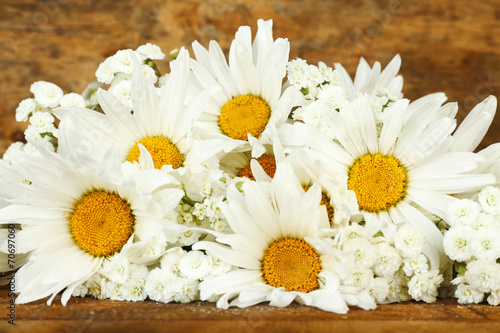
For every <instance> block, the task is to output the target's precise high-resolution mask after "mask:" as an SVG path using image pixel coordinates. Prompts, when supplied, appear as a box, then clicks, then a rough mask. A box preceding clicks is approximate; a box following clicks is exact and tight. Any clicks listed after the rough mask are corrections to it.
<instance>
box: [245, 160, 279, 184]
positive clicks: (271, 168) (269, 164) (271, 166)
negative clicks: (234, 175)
mask: <svg viewBox="0 0 500 333" xmlns="http://www.w3.org/2000/svg"><path fill="white" fill-rule="evenodd" d="M257 162H259V164H260V166H261V167H262V168H263V169H264V171H265V172H266V173H267V175H268V176H269V177H271V178H274V173H275V172H276V160H275V159H274V156H271V155H263V156H261V157H259V158H258V159H257ZM238 177H247V178H250V179H251V180H255V177H254V176H253V173H252V169H251V168H250V163H248V165H247V166H246V167H244V168H243V169H242V170H241V171H240V172H239V173H238Z"/></svg>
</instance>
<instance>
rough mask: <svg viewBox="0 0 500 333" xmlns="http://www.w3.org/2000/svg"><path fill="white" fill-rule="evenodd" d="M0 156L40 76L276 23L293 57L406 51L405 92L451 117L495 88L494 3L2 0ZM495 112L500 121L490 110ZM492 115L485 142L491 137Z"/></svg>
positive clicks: (74, 73) (381, 55) (83, 80)
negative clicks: (441, 96) (435, 103)
mask: <svg viewBox="0 0 500 333" xmlns="http://www.w3.org/2000/svg"><path fill="white" fill-rule="evenodd" d="M0 4H1V8H2V10H1V11H0V71H1V79H0V154H1V153H3V151H5V149H6V148H7V146H8V144H10V143H11V142H13V141H17V140H20V139H22V131H23V130H24V128H25V127H26V125H27V124H26V123H16V122H15V119H14V113H15V109H16V107H17V105H18V103H19V102H20V101H21V100H22V99H24V98H27V97H31V94H30V92H29V87H30V85H31V83H33V82H35V81H37V80H45V81H51V82H54V83H56V84H57V85H59V86H60V87H61V88H62V89H63V90H64V91H65V93H67V92H73V91H74V92H80V93H81V92H82V91H83V89H84V88H85V86H86V84H87V83H88V82H90V81H93V80H95V76H94V73H95V70H96V68H97V66H98V65H99V63H100V62H102V61H103V60H104V59H105V58H106V57H107V56H109V55H112V54H114V53H115V52H116V51H117V50H119V49H123V48H134V49H135V48H136V47H137V46H139V45H141V44H143V43H146V42H148V41H149V42H152V43H156V44H157V45H159V46H161V48H162V49H163V50H164V51H165V52H167V51H169V50H171V49H174V48H179V47H181V46H186V47H188V48H190V45H191V42H192V41H194V40H198V41H199V42H200V43H202V44H203V45H205V46H207V45H208V42H209V41H210V40H211V39H216V40H218V41H219V43H220V44H221V45H222V47H223V49H224V50H227V48H228V46H229V43H230V41H231V40H232V38H233V36H234V33H235V31H236V29H237V28H238V26H240V25H250V26H251V27H252V28H254V29H255V27H256V21H257V19H258V18H266V19H269V18H272V19H273V20H274V27H275V29H274V35H275V37H286V38H288V39H289V40H290V42H291V58H295V57H301V58H305V59H307V60H309V61H310V62H312V63H316V62H317V61H320V60H321V61H324V62H326V63H327V64H332V63H333V62H341V63H343V64H344V66H345V67H346V68H347V70H348V71H349V72H350V73H354V71H355V69H356V66H357V63H358V61H359V57H361V56H363V57H365V58H366V59H367V60H368V61H369V63H371V64H372V63H373V62H374V61H377V60H378V61H380V62H381V63H382V64H383V65H385V64H387V63H388V62H389V60H390V59H391V58H392V57H393V56H394V55H395V54H397V53H399V54H401V56H402V58H403V66H402V69H401V73H402V74H403V76H404V79H405V85H404V90H403V92H404V93H405V96H406V97H408V98H410V99H412V100H413V99H416V98H418V97H420V96H423V95H425V94H428V93H432V92H437V91H443V92H445V93H446V94H447V95H448V97H449V100H450V101H458V102H459V103H460V112H459V115H458V118H459V119H463V117H464V116H465V115H466V114H467V112H468V111H469V110H470V109H471V108H472V107H473V106H474V105H475V104H477V103H478V102H479V101H481V100H483V99H484V98H485V97H487V96H488V95H489V94H496V93H497V92H498V91H499V90H500V22H499V19H500V1H495V0H487V1H466V0H453V1H449V0H446V1H445V0H440V1H433V0H425V1H417V0H410V1H403V0H378V1H376V0H364V1H363V0H342V1H304V0H280V1H278V0H265V1H264V0H258V1H248V0H247V1H243V0H236V1H228V0H184V1H168V0H139V1H132V0H122V1H99V0H91V1H89V0H43V1H36V0H17V1H7V0H0ZM497 118H500V116H499V117H497ZM499 127H500V120H498V121H497V122H495V125H494V127H493V128H492V129H491V130H490V133H489V134H488V137H487V139H486V140H485V142H484V143H483V147H484V145H486V144H490V143H493V142H497V141H500V134H497V132H498V128H499Z"/></svg>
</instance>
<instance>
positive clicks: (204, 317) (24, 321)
mask: <svg viewBox="0 0 500 333" xmlns="http://www.w3.org/2000/svg"><path fill="white" fill-rule="evenodd" d="M7 292H8V290H5V289H4V290H0V308H1V309H3V310H2V311H3V312H4V313H6V312H7V311H8V310H6V308H7V306H9V304H10V303H9V302H10V299H9V297H8V295H7ZM1 317H2V318H5V315H4V314H2V315H1ZM16 318H17V319H16V321H15V323H16V325H15V326H13V325H10V324H8V323H7V320H6V319H2V321H1V322H0V331H1V332H16V333H18V332H28V333H31V332H68V333H70V332H71V333H77V332H106V333H109V332H166V331H168V332H211V333H217V332H238V333H245V332H273V333H276V332H310V331H311V332H370V333H382V332H420V333H430V332H439V331H444V330H447V331H450V332H453V333H460V332H467V333H471V332H474V333H479V332H488V333H491V332H498V327H499V325H500V311H498V310H497V308H495V307H492V306H489V305H460V304H457V303H456V301H455V300H445V301H441V302H439V303H434V304H425V303H418V302H405V303H400V304H390V305H381V306H379V307H378V308H377V309H376V310H373V311H365V310H361V309H358V308H352V309H351V310H350V311H349V313H347V314H345V315H342V314H334V313H328V312H323V311H321V310H318V309H315V308H312V307H305V306H301V305H298V304H293V305H291V306H290V307H287V308H275V307H270V306H267V305H256V306H253V307H249V308H245V309H238V308H230V309H228V310H221V309H218V308H216V307H215V305H214V304H210V303H202V302H195V303H189V304H182V305H181V304H172V303H170V304H161V303H156V302H152V301H145V302H141V303H133V302H118V301H116V302H113V301H110V300H106V301H101V300H96V299H92V298H87V297H86V298H80V297H75V298H72V299H70V300H69V302H68V304H67V305H66V306H65V307H64V306H62V305H61V304H60V297H56V299H55V300H54V302H53V304H52V305H51V306H47V304H46V302H45V301H38V302H33V303H29V304H26V305H17V306H16Z"/></svg>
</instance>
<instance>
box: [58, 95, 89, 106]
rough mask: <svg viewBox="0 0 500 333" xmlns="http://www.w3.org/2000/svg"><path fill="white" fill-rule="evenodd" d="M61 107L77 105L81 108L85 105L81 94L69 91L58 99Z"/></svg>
mask: <svg viewBox="0 0 500 333" xmlns="http://www.w3.org/2000/svg"><path fill="white" fill-rule="evenodd" d="M59 104H61V106H62V107H65V106H66V107H68V106H78V107H81V108H84V107H85V99H84V98H83V96H82V95H80V94H76V93H69V94H66V95H64V96H63V97H62V98H61V100H60V101H59Z"/></svg>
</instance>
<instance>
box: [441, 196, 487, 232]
mask: <svg viewBox="0 0 500 333" xmlns="http://www.w3.org/2000/svg"><path fill="white" fill-rule="evenodd" d="M480 212H481V206H479V204H478V203H477V202H475V201H473V200H469V199H462V200H459V201H455V202H453V203H452V204H451V205H450V206H449V208H448V220H449V222H450V224H451V225H452V226H453V225H455V224H463V225H471V224H472V223H473V222H474V221H475V220H476V219H477V217H478V215H479V213H480Z"/></svg>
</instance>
